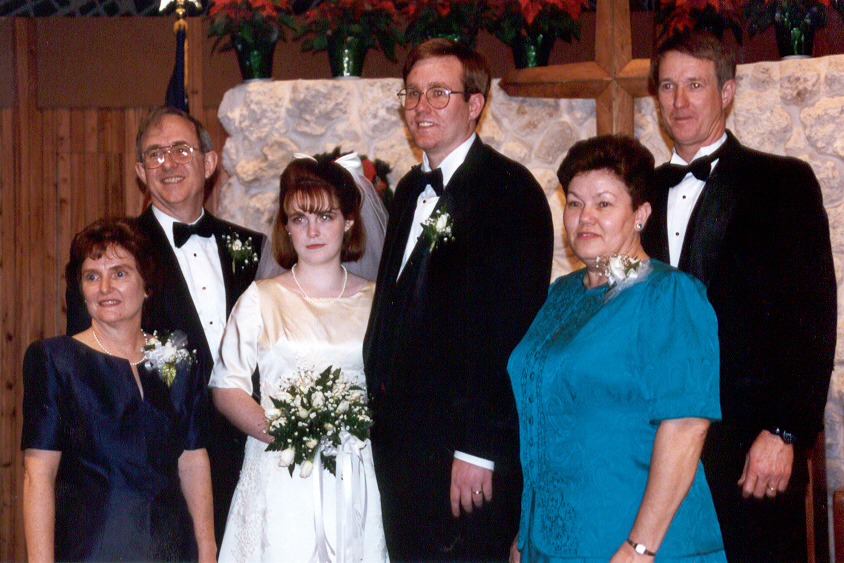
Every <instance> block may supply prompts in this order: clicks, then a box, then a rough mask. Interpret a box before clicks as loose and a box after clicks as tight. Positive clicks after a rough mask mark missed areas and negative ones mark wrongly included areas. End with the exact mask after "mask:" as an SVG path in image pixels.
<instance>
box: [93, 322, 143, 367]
mask: <svg viewBox="0 0 844 563" xmlns="http://www.w3.org/2000/svg"><path fill="white" fill-rule="evenodd" d="M143 333H144V331H141V334H143ZM91 334H93V335H94V340H96V341H97V344H99V346H100V348H102V349H103V352H105V353H106V354H108V355H109V356H114V357H116V358H119V357H120V356H117V355H116V354H112V353H111V352H109V351H108V350H107V349H106V347H105V346H103V343H102V342H100V339H99V338H97V331H96V330H94V327H93V326H92V327H91ZM146 339H147V338H146V335H145V336H144V341H145V342H146ZM124 359H125V360H126V361H128V362H129V365H132V366H136V365H138V364H140V363H141V362H143V361H144V360H146V355H144V357H143V358H141V359H140V360H138V361H137V362H133V361H131V360H129V358H124Z"/></svg>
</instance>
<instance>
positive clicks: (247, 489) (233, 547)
mask: <svg viewBox="0 0 844 563" xmlns="http://www.w3.org/2000/svg"><path fill="white" fill-rule="evenodd" d="M280 184H281V185H280V191H279V210H278V215H277V217H276V221H275V225H274V227H273V253H274V254H275V258H276V260H277V261H278V263H279V264H280V265H281V266H282V267H284V268H288V269H289V270H288V271H286V272H284V273H282V274H280V275H278V276H276V277H274V278H268V279H263V280H260V281H257V282H254V283H253V284H252V285H251V286H250V287H249V288H248V289H247V290H246V291H245V292H244V294H243V295H242V296H241V298H240V300H239V301H238V302H237V304H236V305H235V307H234V310H233V311H232V315H231V317H230V319H229V322H228V325H227V326H226V330H225V332H224V334H223V341H222V344H221V349H220V359H219V361H218V362H217V364H216V365H215V366H214V370H213V372H212V374H211V380H210V383H209V386H210V387H211V393H212V397H213V399H214V404H215V405H216V407H217V408H218V409H219V410H220V411H221V412H222V413H223V414H224V415H225V416H226V417H228V418H229V420H231V421H232V423H233V424H234V425H235V426H237V427H238V428H240V429H241V430H242V431H243V432H245V433H246V434H247V435H248V438H247V444H246V453H245V458H244V462H243V468H242V470H241V474H240V481H239V482H238V485H237V488H236V489H235V494H234V498H233V500H232V506H231V509H230V512H229V517H228V522H227V525H226V530H225V534H224V537H223V543H222V547H221V551H220V556H219V559H220V561H297V562H298V561H301V562H305V561H310V560H319V561H327V560H328V555H327V554H328V553H329V552H330V551H332V550H333V552H334V553H336V554H337V560H343V561H366V562H367V563H370V562H378V561H385V560H386V557H387V549H386V544H385V540H384V532H383V526H382V523H381V509H380V507H381V505H380V499H379V497H378V488H377V485H376V482H375V474H374V469H373V463H372V453H371V448H370V447H369V441H368V440H367V441H366V442H364V443H363V447H362V448H361V451H360V453H361V456H362V460H363V475H364V479H363V480H362V482H361V481H358V482H356V483H357V485H355V484H353V486H357V487H358V488H357V489H356V491H355V492H353V495H354V494H357V495H360V496H362V497H363V501H364V504H363V507H365V509H363V510H360V511H356V512H355V513H354V515H353V516H352V517H351V518H349V517H348V515H347V512H345V511H344V512H342V513H341V514H342V515H345V516H343V517H341V518H340V522H338V521H337V513H338V510H337V509H336V502H335V499H337V497H336V495H337V494H340V495H342V494H343V490H342V489H343V488H339V487H336V486H335V479H336V478H335V477H334V476H332V475H330V474H329V473H328V471H327V470H325V469H323V473H322V474H318V472H317V471H314V472H313V473H311V474H310V475H309V476H306V477H302V476H301V475H302V471H301V467H298V466H297V467H296V468H295V471H293V472H292V475H291V473H289V472H288V469H287V468H286V467H283V465H284V462H283V461H282V452H268V451H265V450H266V447H267V444H268V443H269V442H270V441H271V438H270V436H269V435H268V434H267V430H268V428H267V420H266V414H265V411H266V410H267V409H271V408H273V404H272V402H271V400H270V398H271V397H273V396H278V395H279V393H280V392H281V391H282V390H283V389H285V388H287V387H289V386H290V385H291V384H292V383H294V382H295V381H296V380H297V378H298V377H299V376H300V375H301V374H303V373H306V372H313V373H319V372H322V371H323V370H324V369H326V368H328V367H329V366H331V367H333V368H341V369H342V377H345V378H347V379H348V380H350V382H351V383H353V384H357V385H359V386H361V387H364V388H365V380H364V374H363V357H362V342H363V336H364V332H365V331H366V323H367V320H368V318H369V311H370V308H371V307H372V297H373V294H374V290H375V285H374V283H373V282H371V281H367V280H365V279H364V278H361V277H359V276H357V275H354V274H351V273H349V272H348V271H347V270H346V268H345V267H344V266H343V264H342V263H343V262H353V261H355V260H357V259H359V258H360V257H361V255H362V254H363V249H364V248H365V244H366V242H365V240H366V232H365V229H364V227H363V221H362V220H361V217H360V213H361V199H362V197H361V195H360V192H359V191H358V187H357V186H356V184H355V180H354V177H353V176H352V174H350V173H349V172H348V171H347V170H346V169H345V168H343V167H342V166H341V165H340V164H338V163H335V162H331V161H329V160H327V159H320V160H316V159H313V158H310V157H306V158H298V159H296V160H293V161H292V162H291V163H290V164H289V165H288V166H287V168H286V169H285V171H284V172H283V173H282V175H281V182H280ZM256 366H258V367H259V369H260V373H261V384H260V386H261V389H260V396H261V404H260V405H259V404H258V403H256V402H255V401H254V400H253V399H252V393H253V388H252V379H251V376H252V372H253V371H254V369H255V367H256ZM338 465H339V464H338ZM338 472H339V467H338ZM315 479H316V482H315ZM320 483H321V494H320V495H315V487H319V486H320ZM361 483H362V484H361ZM318 490H319V489H318ZM315 496H320V497H321V499H320V501H319V502H317V501H316V500H315ZM349 520H351V521H349ZM317 530H323V531H324V533H319V532H317ZM338 536H341V537H343V538H346V539H347V541H344V542H343V544H344V545H337V537H338ZM349 538H351V540H349ZM327 546H328V549H326V547H327ZM315 555H318V557H314V556H315ZM312 558H313V559H312Z"/></svg>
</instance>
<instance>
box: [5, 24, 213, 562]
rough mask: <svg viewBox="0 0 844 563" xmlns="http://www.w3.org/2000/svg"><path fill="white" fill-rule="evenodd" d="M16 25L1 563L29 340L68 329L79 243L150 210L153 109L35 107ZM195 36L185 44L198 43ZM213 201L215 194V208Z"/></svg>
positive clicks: (206, 115)
mask: <svg viewBox="0 0 844 563" xmlns="http://www.w3.org/2000/svg"><path fill="white" fill-rule="evenodd" d="M12 22H13V24H12V35H13V37H12V45H13V49H12V50H13V54H12V58H13V61H14V64H13V67H14V73H13V80H12V83H13V85H14V94H15V97H14V103H13V104H12V106H11V107H0V331H2V332H0V385H2V388H1V389H2V390H0V561H24V560H25V555H26V548H25V545H24V536H23V522H22V504H21V492H22V486H23V455H22V453H21V451H20V432H21V423H22V420H21V400H22V396H23V383H22V376H21V363H22V359H23V353H24V351H25V350H26V347H27V346H28V345H29V343H30V342H32V341H33V340H39V339H42V338H48V337H51V336H56V335H58V334H63V333H64V331H65V326H66V324H65V312H66V307H65V303H64V292H65V276H64V267H65V264H67V261H68V255H69V250H70V242H71V239H72V238H73V236H74V235H75V234H76V233H77V232H79V231H80V230H81V229H82V228H83V227H85V226H86V225H87V224H89V223H91V222H92V221H94V220H96V219H98V218H100V217H103V216H109V215H110V216H113V215H130V216H136V215H138V214H139V213H140V212H141V211H142V210H143V208H144V206H145V205H146V203H147V201H148V198H146V197H145V194H144V193H143V191H142V190H141V189H140V186H139V183H138V181H137V180H136V176H135V135H136V133H137V130H138V126H139V125H140V123H141V122H142V121H143V119H144V117H145V116H146V115H147V114H148V113H149V111H150V109H151V108H150V107H146V106H142V107H113V106H106V107H99V108H94V107H86V108H78V107H47V108H42V107H39V106H38V105H37V99H38V95H37V94H38V93H37V91H36V90H37V84H38V82H37V80H36V79H35V77H36V66H37V65H36V61H35V53H36V45H37V38H36V35H37V30H38V26H37V25H36V22H35V20H33V19H14V20H12ZM197 28H200V26H197ZM198 31H199V30H197V31H195V32H193V33H191V34H190V35H189V41H194V42H196V41H199V42H200V43H201V41H202V40H203V36H202V33H200V32H198ZM201 56H202V49H201V47H198V48H195V49H193V50H189V51H188V57H189V60H188V67H189V70H188V75H189V78H190V80H191V81H192V82H191V83H190V84H189V86H188V88H189V97H190V102H191V104H192V107H194V108H195V109H194V111H193V114H194V115H195V116H196V117H197V118H198V119H199V120H200V121H203V122H204V123H207V124H208V125H209V127H208V128H209V130H210V132H211V136H212V139H213V141H214V146H215V147H216V148H218V150H219V148H220V147H222V144H223V142H224V141H225V131H224V130H223V128H222V126H221V125H220V123H219V121H218V120H217V109H216V108H204V107H203V106H202V90H203V88H202V61H201V60H200V59H199V58H200V57H201ZM219 178H225V174H222V175H218V181H219ZM216 202H217V189H216V188H215V189H213V190H212V192H211V195H210V197H209V200H208V207H209V209H211V210H213V209H214V208H215V207H216Z"/></svg>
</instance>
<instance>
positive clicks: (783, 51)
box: [774, 11, 815, 57]
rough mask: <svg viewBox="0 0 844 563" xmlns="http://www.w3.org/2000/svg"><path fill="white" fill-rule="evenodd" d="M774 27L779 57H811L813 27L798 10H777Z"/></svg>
mask: <svg viewBox="0 0 844 563" xmlns="http://www.w3.org/2000/svg"><path fill="white" fill-rule="evenodd" d="M774 28H775V30H776V34H777V49H778V50H779V52H780V57H811V56H812V44H813V42H814V40H815V29H814V27H813V26H812V25H811V22H810V21H809V18H808V17H807V16H806V14H804V13H801V12H800V11H794V12H792V11H786V12H778V13H777V15H776V21H775V23H774Z"/></svg>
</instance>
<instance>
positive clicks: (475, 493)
mask: <svg viewBox="0 0 844 563" xmlns="http://www.w3.org/2000/svg"><path fill="white" fill-rule="evenodd" d="M482 492H483V491H472V494H474V495H479V494H481V493H482Z"/></svg>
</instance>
